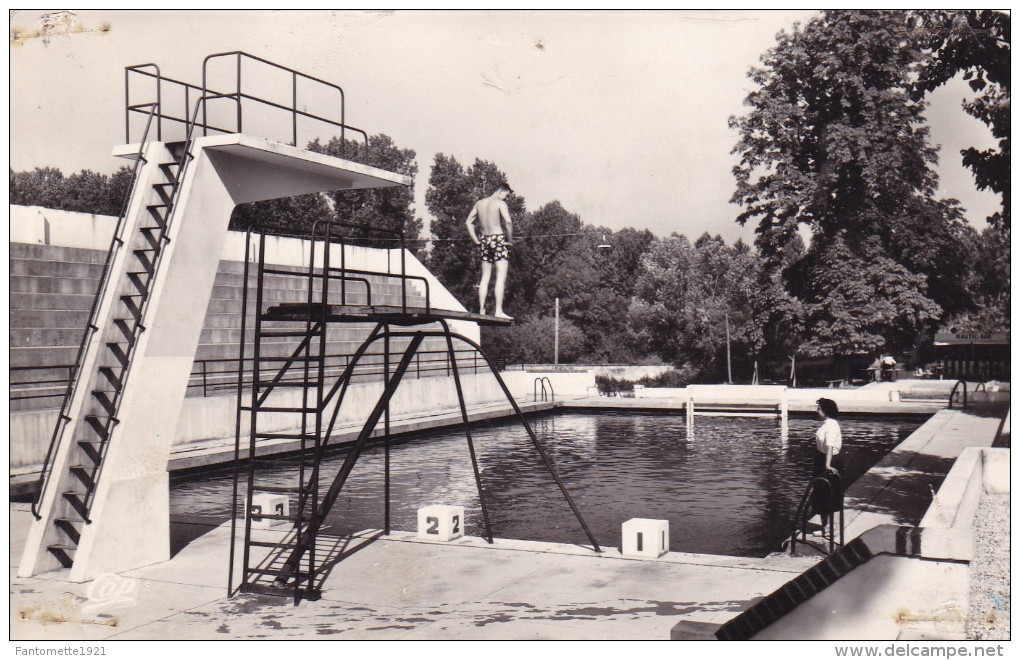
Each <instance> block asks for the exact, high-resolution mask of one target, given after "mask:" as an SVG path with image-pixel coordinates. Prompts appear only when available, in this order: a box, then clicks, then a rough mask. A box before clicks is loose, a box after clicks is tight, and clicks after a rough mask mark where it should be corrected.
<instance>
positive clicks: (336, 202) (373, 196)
mask: <svg viewBox="0 0 1020 660" xmlns="http://www.w3.org/2000/svg"><path fill="white" fill-rule="evenodd" d="M308 149H309V150H310V151H317V152H319V153H324V154H328V155H330V156H336V157H340V158H346V159H347V160H352V161H354V162H356V163H362V164H363V165H371V166H372V167H378V168H379V169H382V170H386V171H387V172H396V173H397V174H405V175H407V176H409V177H411V181H412V184H411V185H410V186H394V187H390V188H373V189H371V190H343V191H336V192H332V193H329V196H330V197H331V198H332V200H333V209H334V211H335V213H336V215H337V216H338V218H340V219H341V220H342V221H346V222H351V223H354V224H360V225H368V226H372V227H380V228H386V229H389V230H397V231H399V230H401V229H402V230H403V232H404V236H405V240H406V241H407V243H406V245H407V248H408V249H409V250H411V251H412V252H420V251H421V249H422V248H423V247H424V241H423V240H422V239H421V230H422V226H423V223H422V220H421V218H417V217H415V215H414V208H413V206H414V184H413V181H414V177H415V176H417V174H418V164H417V162H416V161H415V157H416V154H415V152H414V150H412V149H401V148H399V147H398V146H396V145H395V144H394V143H393V140H392V139H391V138H390V137H389V136H388V135H383V134H380V135H373V136H371V137H369V139H368V145H367V146H366V145H365V143H363V142H359V141H357V140H346V144H343V143H342V142H341V140H340V138H336V137H334V138H333V139H331V140H330V141H329V142H328V143H327V144H326V145H321V144H320V143H319V141H318V140H315V141H314V142H312V143H311V144H309V145H308ZM347 235H351V236H372V237H374V238H377V239H386V238H388V237H389V236H391V234H385V233H381V232H371V231H362V232H358V231H351V232H349V233H348V234H347ZM379 245H380V246H381V247H387V246H388V247H393V246H394V245H395V244H394V243H392V242H391V243H386V242H385V240H384V241H382V242H379Z"/></svg>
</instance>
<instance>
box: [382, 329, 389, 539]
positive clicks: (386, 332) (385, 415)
mask: <svg viewBox="0 0 1020 660" xmlns="http://www.w3.org/2000/svg"><path fill="white" fill-rule="evenodd" d="M383 332H384V334H383V387H384V388H386V387H389V385H390V326H389V325H388V324H387V325H386V326H385V328H384V329H383ZM384 391H385V389H384ZM383 463H384V466H385V467H384V469H383V473H384V475H385V476H384V477H383V480H384V484H383V491H384V496H383V500H384V505H383V506H384V509H385V511H384V515H383V533H384V534H386V535H387V536H388V535H389V533H390V402H389V400H388V399H387V401H386V411H385V412H384V413H383Z"/></svg>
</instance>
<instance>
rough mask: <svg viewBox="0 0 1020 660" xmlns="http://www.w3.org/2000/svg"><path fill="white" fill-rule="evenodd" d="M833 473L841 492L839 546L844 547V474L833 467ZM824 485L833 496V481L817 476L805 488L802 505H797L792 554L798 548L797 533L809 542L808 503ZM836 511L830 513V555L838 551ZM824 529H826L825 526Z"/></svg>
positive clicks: (791, 537)
mask: <svg viewBox="0 0 1020 660" xmlns="http://www.w3.org/2000/svg"><path fill="white" fill-rule="evenodd" d="M831 473H832V474H833V475H834V476H835V481H836V487H837V489H838V492H839V546H840V547H843V545H845V543H844V539H843V536H844V532H845V528H844V520H843V495H844V491H843V476H842V475H841V474H840V473H839V471H838V470H835V469H831ZM822 487H824V488H825V490H826V491H827V492H826V495H827V496H828V497H832V483H831V482H830V481H829V478H828V477H824V476H818V477H815V478H814V479H812V480H811V482H810V483H808V486H807V488H805V489H804V495H803V497H801V498H800V506H798V507H797V515H796V516H795V517H794V519H793V524H794V527H793V535H792V536H790V554H791V555H793V554H795V553H796V549H797V534H798V533H800V534H801V536H802V539H801V540H802V541H803V542H804V543H805V544H807V521H808V518H809V517H810V516H809V515H808V513H809V510H808V504H809V503H810V502H811V499H812V497H811V496H812V495H813V494H814V491H815V490H816V489H818V488H822ZM835 513H836V512H835V511H833V512H831V513H830V514H829V554H830V555H831V554H832V553H833V552H835V551H836V534H835V528H834V527H835V520H836V515H835ZM822 529H823V531H824V529H825V528H824V527H823V528H822Z"/></svg>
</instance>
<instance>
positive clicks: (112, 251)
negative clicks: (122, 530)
mask: <svg viewBox="0 0 1020 660" xmlns="http://www.w3.org/2000/svg"><path fill="white" fill-rule="evenodd" d="M147 105H148V107H149V113H148V120H147V121H146V123H145V130H144V131H143V133H142V139H141V142H140V143H139V145H138V153H137V154H136V158H135V165H134V168H133V169H132V171H131V182H130V184H129V186H128V193H127V195H125V197H124V202H123V204H122V205H121V209H120V215H119V216H118V217H117V226H116V227H115V228H114V230H113V238H112V239H111V240H110V248H109V250H108V251H107V254H106V263H104V264H103V272H102V274H101V275H100V276H99V286H98V287H96V295H95V297H93V299H92V307H91V308H90V309H89V317H88V322H87V323H86V324H85V331H84V332H83V333H82V337H81V343H80V344H79V345H78V352H77V354H76V355H75V358H74V364H73V365H71V368H70V371H69V374H68V376H69V377H68V380H67V388H66V389H65V390H64V395H63V396H64V398H63V402H62V403H61V404H60V413H59V414H58V415H57V423H56V424H55V425H54V427H53V435H52V436H51V437H50V444H49V446H48V447H47V448H46V457H45V458H44V459H43V466H42V472H41V473H40V475H39V485H38V487H37V488H36V493H35V496H34V497H33V498H32V507H31V508H32V515H33V516H35V519H36V520H39V519H40V518H41V517H42V516H41V515H40V513H39V503H40V501H41V500H42V496H43V492H44V491H45V489H46V486H47V485H48V483H49V477H50V468H51V467H52V466H51V465H50V462H51V461H52V460H53V452H54V449H55V448H56V446H57V444H58V441H59V439H60V436H61V434H62V433H63V430H64V428H65V427H66V425H67V422H69V421H71V418H70V417H68V416H67V412H68V411H67V407H68V405H70V403H71V401H72V400H73V399H74V395H75V393H76V392H77V386H78V378H77V375H78V374H79V373H80V371H81V367H82V361H83V360H84V358H85V353H86V349H87V347H88V344H89V341H90V339H91V338H92V333H94V332H98V331H99V327H98V326H97V325H96V321H97V320H98V319H97V318H96V314H97V313H98V312H99V308H100V306H101V305H102V301H103V299H104V298H105V297H106V294H107V287H108V286H109V284H110V274H111V267H112V266H113V262H114V260H115V259H116V258H117V254H118V253H119V252H120V249H121V248H122V247H123V246H124V227H125V220H126V219H127V212H128V209H129V208H131V201H132V200H133V199H134V190H135V183H136V182H137V180H138V170H139V168H140V167H141V165H142V163H144V162H145V156H144V153H145V145H146V140H147V139H148V136H149V130H150V129H151V127H152V119H153V116H154V115H155V114H156V113H157V112H158V109H159V104H158V103H149V104H147Z"/></svg>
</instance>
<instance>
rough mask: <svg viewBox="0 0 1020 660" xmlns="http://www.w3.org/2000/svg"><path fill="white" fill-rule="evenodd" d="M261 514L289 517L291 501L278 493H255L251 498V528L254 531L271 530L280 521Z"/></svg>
mask: <svg viewBox="0 0 1020 660" xmlns="http://www.w3.org/2000/svg"><path fill="white" fill-rule="evenodd" d="M261 514H269V515H273V516H289V515H290V500H288V499H287V496H286V495H280V494H277V493H255V494H254V495H253V496H252V498H251V526H252V528H254V529H269V528H270V527H272V526H273V525H275V524H277V523H279V522H280V521H279V520H277V519H275V518H265V517H263V516H262V515H261Z"/></svg>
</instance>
